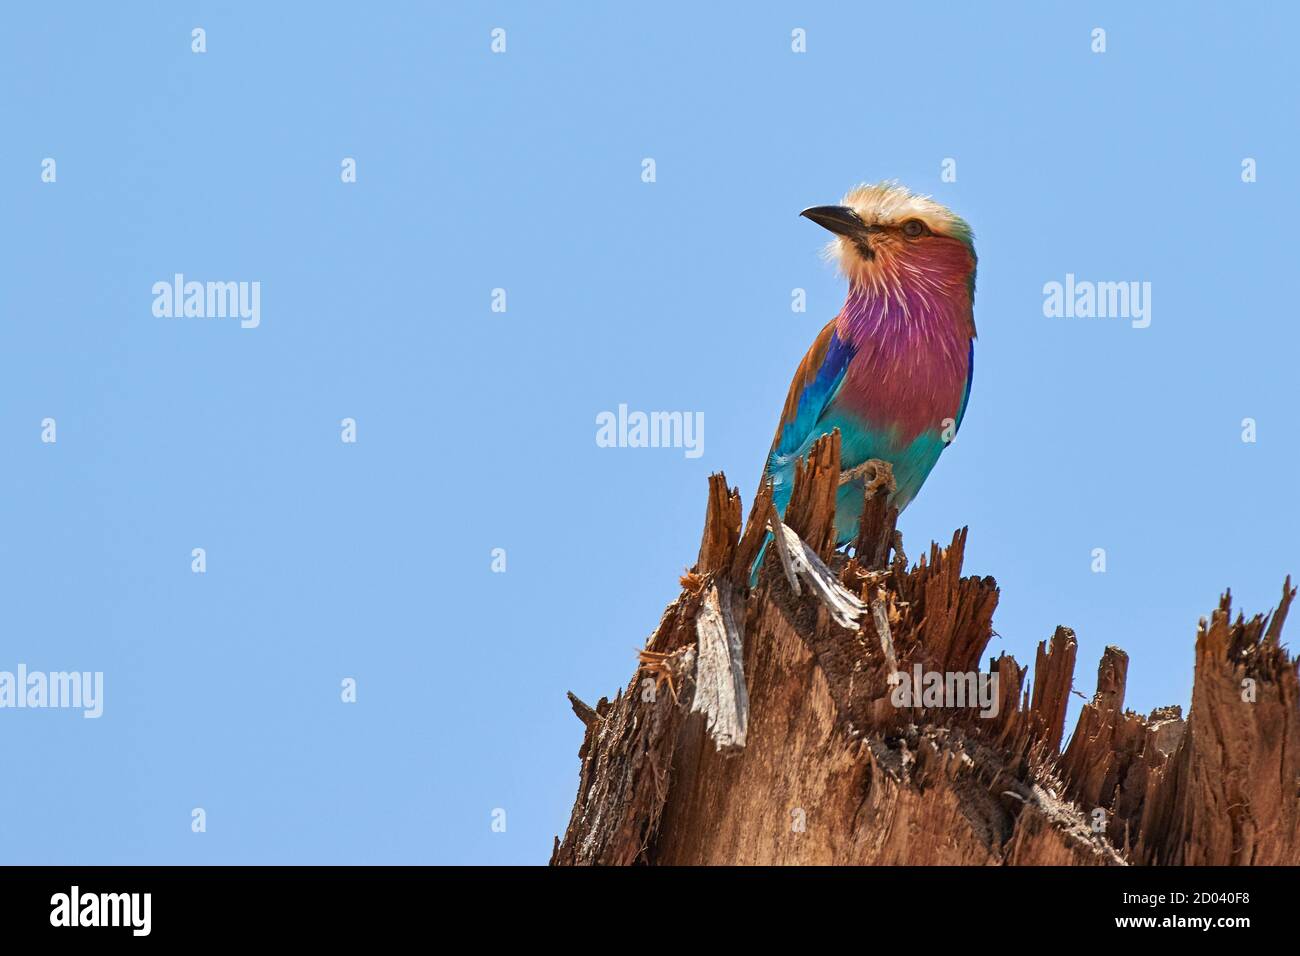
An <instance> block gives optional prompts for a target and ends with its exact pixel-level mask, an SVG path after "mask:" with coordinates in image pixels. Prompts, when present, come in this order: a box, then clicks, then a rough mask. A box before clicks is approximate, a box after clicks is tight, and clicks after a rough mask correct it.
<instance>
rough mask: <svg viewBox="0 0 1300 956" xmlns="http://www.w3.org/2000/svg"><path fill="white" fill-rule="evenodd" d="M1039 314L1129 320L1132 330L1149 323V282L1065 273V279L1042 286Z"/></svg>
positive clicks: (1056, 316)
mask: <svg viewBox="0 0 1300 956" xmlns="http://www.w3.org/2000/svg"><path fill="white" fill-rule="evenodd" d="M1043 315H1044V316H1046V317H1047V318H1049V319H1132V320H1133V321H1132V323H1131V324H1132V326H1133V328H1135V329H1145V328H1146V327H1147V326H1148V325H1150V324H1151V283H1150V282H1092V281H1089V280H1087V279H1075V277H1074V273H1073V272H1067V273H1066V274H1065V282H1056V281H1052V282H1048V283H1045V284H1044V285H1043Z"/></svg>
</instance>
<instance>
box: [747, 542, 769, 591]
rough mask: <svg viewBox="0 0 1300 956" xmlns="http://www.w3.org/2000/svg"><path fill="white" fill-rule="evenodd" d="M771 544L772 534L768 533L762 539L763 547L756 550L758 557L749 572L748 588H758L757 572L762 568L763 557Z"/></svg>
mask: <svg viewBox="0 0 1300 956" xmlns="http://www.w3.org/2000/svg"><path fill="white" fill-rule="evenodd" d="M771 543H772V533H771V532H770V531H769V532H768V535H767V537H766V538H764V539H763V546H762V547H761V548H759V549H758V557H756V558H755V559H754V566H753V568H751V569H750V572H749V586H750V587H751V588H755V587H758V572H759V569H760V568H762V567H763V556H764V555H766V554H767V546H768V545H769V544H771Z"/></svg>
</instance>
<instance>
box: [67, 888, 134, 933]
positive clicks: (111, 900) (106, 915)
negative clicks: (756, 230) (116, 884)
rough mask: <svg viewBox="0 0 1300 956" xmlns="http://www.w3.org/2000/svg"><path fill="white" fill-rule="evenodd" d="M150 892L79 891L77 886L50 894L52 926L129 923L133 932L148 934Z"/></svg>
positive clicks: (126, 924)
mask: <svg viewBox="0 0 1300 956" xmlns="http://www.w3.org/2000/svg"><path fill="white" fill-rule="evenodd" d="M152 910H153V894H152V893H82V892H81V888H80V887H78V886H74V887H72V890H71V891H70V892H68V893H55V894H54V895H53V896H51V897H50V925H51V926H129V927H131V935H132V936H148V935H149V930H150V929H151V924H152V922H153V920H152V912H151V911H152Z"/></svg>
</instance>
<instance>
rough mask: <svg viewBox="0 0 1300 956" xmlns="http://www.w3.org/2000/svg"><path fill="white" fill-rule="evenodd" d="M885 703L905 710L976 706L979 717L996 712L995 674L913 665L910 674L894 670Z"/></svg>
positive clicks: (996, 683)
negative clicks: (930, 668) (943, 669)
mask: <svg viewBox="0 0 1300 956" xmlns="http://www.w3.org/2000/svg"><path fill="white" fill-rule="evenodd" d="M889 685H890V686H891V687H893V688H894V690H893V692H892V693H891V694H890V696H889V702H890V703H891V704H893V705H894V706H895V707H901V708H905V709H911V708H922V707H923V708H926V709H936V708H940V707H946V708H952V707H979V709H980V716H981V717H996V716H997V715H998V706H999V698H998V674H997V672H996V671H993V672H992V673H989V674H981V673H979V672H978V671H948V672H944V671H927V670H922V669H921V665H920V664H913V665H912V670H911V673H908V672H907V671H894V673H893V674H891V675H890V677H889Z"/></svg>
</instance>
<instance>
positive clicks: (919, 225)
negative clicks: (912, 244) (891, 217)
mask: <svg viewBox="0 0 1300 956" xmlns="http://www.w3.org/2000/svg"><path fill="white" fill-rule="evenodd" d="M927 232H929V230H928V229H926V228H925V223H923V222H922V221H921V220H919V219H909V220H907V222H905V223H903V235H905V236H907V238H909V239H916V238H917V237H918V236H923V235H925V234H926V233H927Z"/></svg>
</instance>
